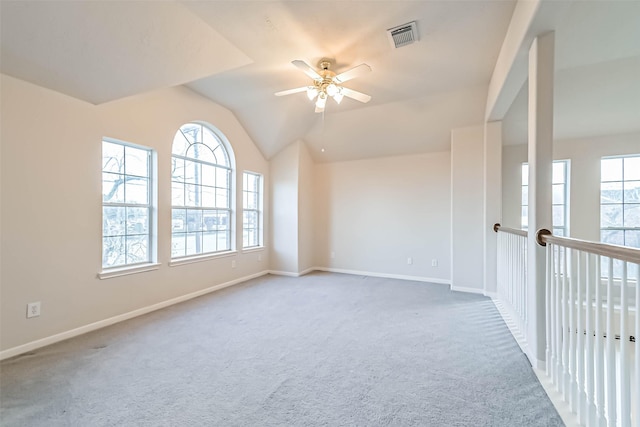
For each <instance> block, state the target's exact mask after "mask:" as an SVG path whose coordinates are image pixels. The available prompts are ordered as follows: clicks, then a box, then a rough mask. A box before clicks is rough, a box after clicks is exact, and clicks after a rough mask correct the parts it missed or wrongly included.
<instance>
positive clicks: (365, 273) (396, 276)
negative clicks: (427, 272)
mask: <svg viewBox="0 0 640 427" xmlns="http://www.w3.org/2000/svg"><path fill="white" fill-rule="evenodd" d="M313 270H317V271H328V272H330V273H342V274H354V275H357V276H371V277H383V278H386V279H400V280H412V281H414V282H429V283H438V284H441V285H451V281H450V280H446V279H436V278H433V277H422V276H407V275H403V274H387V273H375V272H372V271H358V270H346V269H342V268H330V267H314V268H313Z"/></svg>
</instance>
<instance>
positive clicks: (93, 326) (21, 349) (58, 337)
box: [0, 271, 269, 360]
mask: <svg viewBox="0 0 640 427" xmlns="http://www.w3.org/2000/svg"><path fill="white" fill-rule="evenodd" d="M268 273H269V271H261V272H258V273H255V274H251V275H249V276H244V277H240V278H238V279H234V280H231V281H229V282H226V283H221V284H219V285H214V286H211V287H209V288H206V289H201V290H199V291H196V292H192V293H189V294H186V295H182V296H179V297H176V298H172V299H170V300H166V301H163V302H159V303H157V304H153V305H150V306H147V307H142V308H139V309H137V310H133V311H130V312H128V313H123V314H119V315H117V316H114V317H110V318H108V319H104V320H99V321H97V322H94V323H90V324H88V325H84V326H80V327H79V328H75V329H71V330H69V331H65V332H61V333H58V334H55V335H51V336H49V337H46V338H41V339H39V340H35V341H31V342H28V343H26V344H22V345H19V346H17V347H12V348H9V349H6V350H3V351H0V360H4V359H8V358H10V357H13V356H17V355H19V354H22V353H26V352H28V351H33V350H36V349H38V348H41V347H45V346H47V345H50V344H55V343H57V342H60V341H64V340H66V339H69V338H73V337H77V336H78V335H82V334H86V333H87V332H91V331H95V330H97V329H101V328H104V327H106V326H111V325H114V324H116V323H120V322H122V321H125V320H129V319H132V318H134V317H138V316H142V315H143V314H147V313H150V312H152V311H156V310H160V309H161V308H165V307H169V306H170V305H174V304H178V303H181V302H184V301H188V300H190V299H193V298H196V297H199V296H202V295H206V294H208V293H211V292H215V291H218V290H220V289H224V288H228V287H229V286H233V285H237V284H238V283H242V282H246V281H247V280H250V279H255V278H256V277H260V276H264V275H265V274H268Z"/></svg>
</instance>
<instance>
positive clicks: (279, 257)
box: [270, 141, 300, 274]
mask: <svg viewBox="0 0 640 427" xmlns="http://www.w3.org/2000/svg"><path fill="white" fill-rule="evenodd" d="M299 153H300V142H299V141H298V142H295V143H293V144H290V145H288V146H287V147H286V148H285V149H284V150H282V151H280V152H279V153H278V154H276V155H275V156H274V157H272V158H271V162H270V168H271V200H272V204H271V207H272V209H271V235H272V239H271V242H272V246H271V269H272V270H274V271H280V272H286V273H294V274H295V273H298V179H299V177H298V170H299V155H300V154H299Z"/></svg>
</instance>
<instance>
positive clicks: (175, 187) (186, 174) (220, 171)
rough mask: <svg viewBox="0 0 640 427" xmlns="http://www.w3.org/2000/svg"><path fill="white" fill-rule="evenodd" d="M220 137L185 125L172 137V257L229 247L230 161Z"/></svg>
mask: <svg viewBox="0 0 640 427" xmlns="http://www.w3.org/2000/svg"><path fill="white" fill-rule="evenodd" d="M223 138H224V136H223V135H222V134H221V133H219V132H216V131H214V130H212V129H210V128H209V127H207V126H205V125H202V124H200V123H188V124H185V125H183V126H182V127H180V130H179V131H178V132H177V133H176V135H175V137H174V138H173V146H172V150H171V151H172V156H171V162H172V167H171V201H172V202H171V205H172V209H171V233H172V234H171V258H180V257H186V256H194V255H199V254H210V253H216V252H224V251H230V250H231V249H232V240H231V236H232V233H231V229H232V224H231V218H232V215H231V200H232V188H231V185H232V179H231V176H232V167H233V163H232V158H231V157H230V153H229V151H228V150H230V147H229V149H227V147H225V144H224V143H223ZM231 154H232V153H231Z"/></svg>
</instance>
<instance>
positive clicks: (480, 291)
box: [451, 285, 484, 295]
mask: <svg viewBox="0 0 640 427" xmlns="http://www.w3.org/2000/svg"><path fill="white" fill-rule="evenodd" d="M451 290H452V291H456V292H466V293H469V294H480V295H484V289H480V288H466V287H464V286H453V285H451Z"/></svg>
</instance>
